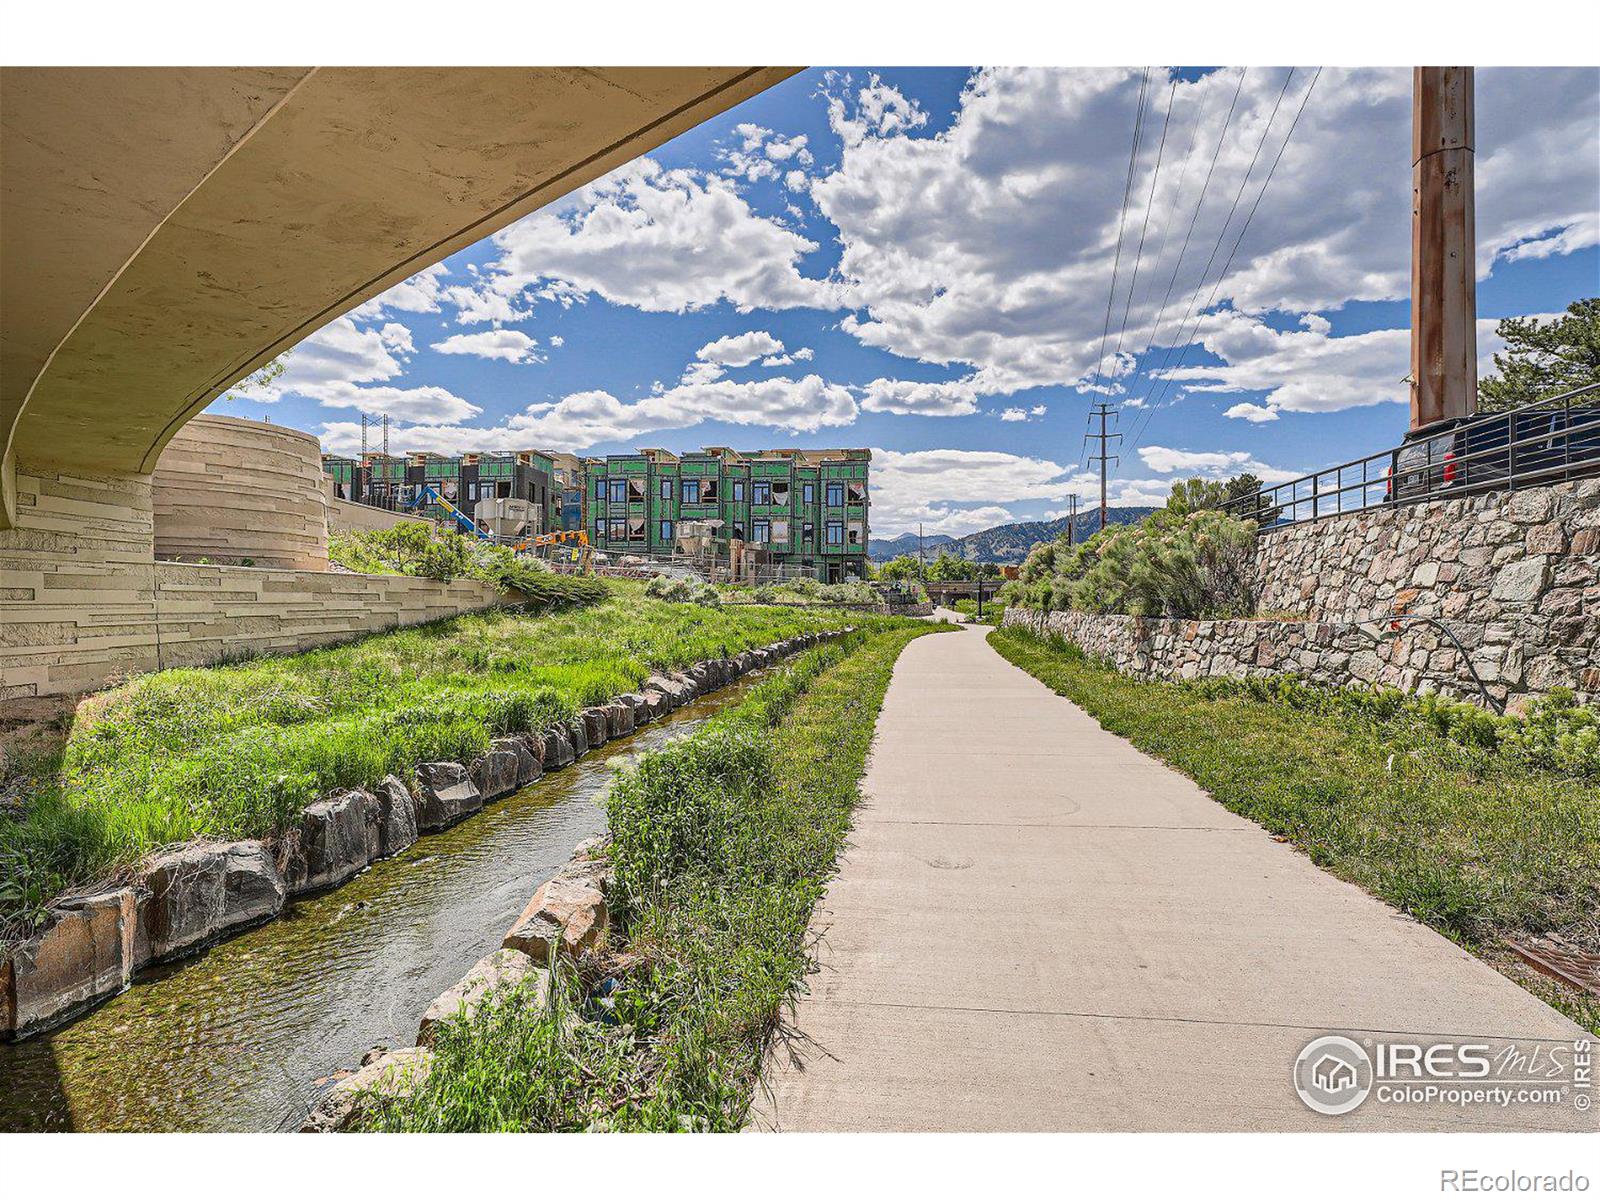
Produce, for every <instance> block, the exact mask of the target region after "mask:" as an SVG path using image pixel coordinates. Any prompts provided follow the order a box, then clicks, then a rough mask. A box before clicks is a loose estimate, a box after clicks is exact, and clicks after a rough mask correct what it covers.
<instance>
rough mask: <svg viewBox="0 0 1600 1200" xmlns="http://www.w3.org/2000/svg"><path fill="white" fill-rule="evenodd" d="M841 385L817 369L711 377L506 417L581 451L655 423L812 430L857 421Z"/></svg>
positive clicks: (537, 438) (531, 433)
mask: <svg viewBox="0 0 1600 1200" xmlns="http://www.w3.org/2000/svg"><path fill="white" fill-rule="evenodd" d="M856 411H857V410H856V401H855V398H854V397H853V396H852V395H851V394H850V390H849V389H848V388H845V387H842V386H840V385H838V384H833V383H828V382H826V381H825V380H823V379H821V378H819V377H818V376H816V375H807V376H806V377H805V378H804V379H758V380H753V381H751V382H748V383H734V382H731V381H729V380H716V381H712V382H709V383H695V382H689V383H682V384H679V385H678V386H677V387H673V388H666V389H664V390H662V391H660V392H657V393H655V394H653V395H650V396H646V397H644V398H643V399H640V400H635V401H632V402H627V401H622V400H619V399H617V398H616V397H615V396H613V395H612V394H611V393H609V392H605V391H599V390H595V391H587V392H577V393H574V394H572V395H569V396H564V397H562V399H560V400H558V401H556V402H554V403H552V404H535V405H532V406H530V407H529V408H528V409H527V410H526V411H525V412H523V413H519V414H517V415H516V416H514V417H512V418H511V420H510V421H509V422H508V424H509V426H510V427H511V428H513V429H517V430H520V431H523V433H524V434H526V435H527V438H528V440H531V441H534V442H537V443H540V444H545V445H550V446H554V447H556V448H557V449H586V448H588V447H590V446H593V445H596V444H597V443H600V442H614V441H624V440H626V439H629V438H632V437H635V436H637V435H639V434H641V433H647V432H652V431H655V430H661V429H687V428H689V427H691V426H694V425H699V424H701V423H703V422H705V421H727V422H729V423H731V424H735V425H769V426H773V427H775V428H778V429H784V430H788V431H789V432H792V433H815V432H816V431H817V430H819V429H823V428H827V427H829V426H840V425H849V424H851V423H852V422H853V421H854V420H855V419H856Z"/></svg>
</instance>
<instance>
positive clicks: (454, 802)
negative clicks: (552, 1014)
mask: <svg viewBox="0 0 1600 1200" xmlns="http://www.w3.org/2000/svg"><path fill="white" fill-rule="evenodd" d="M197 569H200V570H219V569H220V570H228V569H229V568H197ZM331 578H337V577H336V576H335V577H331ZM413 582H415V581H413ZM848 632H850V630H849V629H843V630H837V631H830V632H827V633H806V634H797V635H796V636H795V637H792V638H788V639H786V640H784V641H782V642H777V643H774V644H773V645H771V646H765V647H761V648H759V649H753V650H746V651H743V652H741V653H739V654H736V655H733V656H732V657H731V658H724V659H715V660H711V661H706V662H699V663H695V664H694V665H693V666H691V667H689V668H688V669H687V670H684V671H676V672H671V673H665V674H658V675H652V676H650V677H649V678H648V679H646V680H645V682H644V684H643V686H642V687H641V689H640V690H639V691H638V692H636V693H629V694H628V695H624V696H617V697H614V698H613V699H612V701H611V703H609V704H605V705H598V706H594V707H591V708H586V709H584V710H582V711H581V712H580V713H578V714H577V715H576V716H574V717H573V718H572V719H571V720H568V721H565V722H562V723H560V724H558V725H555V726H551V727H550V728H548V729H542V730H527V731H523V732H520V733H517V734H515V735H513V736H510V737H504V738H499V739H496V740H495V741H494V742H493V743H491V745H490V747H489V749H488V751H487V752H485V753H484V754H483V755H481V756H480V757H479V758H477V759H475V760H474V761H473V762H471V763H468V764H462V763H442V762H441V763H418V764H416V767H415V771H414V772H413V776H412V778H411V779H410V780H402V779H400V778H398V777H397V776H394V775H388V776H385V777H384V778H383V779H382V780H381V781H380V782H379V783H378V785H377V787H376V788H375V789H374V790H373V791H371V792H369V791H367V790H365V789H363V788H351V789H347V790H345V791H341V792H337V793H335V794H333V795H331V796H327V797H324V798H323V799H321V800H318V801H317V802H316V803H314V804H312V805H309V806H308V807H307V808H306V809H305V811H304V813H303V814H302V815H301V821H300V827H299V828H298V829H297V830H293V831H291V832H290V836H286V837H285V838H283V839H282V840H281V841H280V842H278V843H277V844H275V845H271V846H269V845H267V844H265V843H262V842H232V843H227V844H219V843H197V844H194V845H190V846H185V847H181V848H179V849H177V850H174V851H171V852H169V853H165V854H161V855H157V856H155V857H153V858H151V859H149V860H147V861H146V862H144V863H143V864H141V866H140V869H139V870H138V872H137V873H136V878H135V880H134V881H133V882H132V883H131V884H129V885H127V886H121V887H114V888H110V889H107V890H101V891H97V892H94V893H93V894H86V895H83V896H77V897H70V898H66V899H62V900H59V901H57V902H56V903H55V904H54V905H53V906H52V908H51V911H50V914H49V918H48V920H47V922H46V924H45V926H44V928H43V929H42V930H40V932H38V933H37V934H35V935H34V936H33V937H32V938H31V939H30V940H29V941H28V942H27V943H25V944H24V945H23V946H22V947H21V948H20V949H18V950H17V951H16V953H14V954H12V955H11V956H9V957H8V958H7V959H6V961H4V962H0V1040H6V1039H10V1038H14V1037H26V1036H29V1035H32V1034H34V1033H39V1032H41V1031H43V1030H46V1029H50V1028H53V1027H55V1026H57V1025H60V1024H62V1023H63V1022H65V1021H68V1020H70V1019H72V1018H73V1017H74V1016H77V1015H78V1014H79V1013H81V1012H83V1011H85V1010H86V1009H88V1008H90V1007H93V1006H94V1005H96V1004H99V1003H100V1002H102V1001H104V1000H107V999H110V998H111V997H112V996H115V995H117V994H118V993H119V992H121V991H123V990H124V989H125V988H127V987H128V985H129V983H130V982H131V980H132V977H133V973H134V972H135V971H138V970H140V969H142V968H144V967H146V966H149V965H152V964H155V963H160V962H167V961H170V960H172V959H177V958H182V957H185V956H187V955H190V954H194V953H196V952H198V951H199V950H201V949H203V948H204V947H206V946H209V945H212V944H213V943H215V942H216V941H218V940H220V939H221V938H223V937H226V936H231V935H232V934H235V933H238V932H239V931H241V930H243V929H245V928H248V927H249V926H251V925H255V924H259V923H260V922H262V921H268V920H271V919H272V918H274V917H276V916H277V915H278V914H279V912H281V911H282V909H283V906H284V904H285V903H286V902H287V901H288V900H289V899H291V898H293V897H294V896H296V895H300V894H303V893H306V892H312V891H321V890H324V889H326V888H330V887H337V886H338V885H339V884H342V883H344V882H346V881H347V880H348V879H350V878H352V877H353V876H354V875H356V874H357V873H358V872H360V871H361V870H363V869H365V868H366V867H367V866H368V865H370V864H371V863H373V862H376V861H378V860H380V859H383V858H388V857H390V856H391V855H394V854H398V853H399V852H400V851H402V850H404V849H406V848H407V847H408V846H410V845H411V844H412V843H413V842H415V841H416V840H417V837H418V836H419V834H423V833H429V832H433V831H436V830H442V829H446V828H449V827H450V826H452V825H454V824H456V823H458V822H460V821H462V820H465V819H466V818H467V817H470V816H472V815H474V814H475V813H477V812H479V811H480V810H481V809H482V808H483V806H484V804H485V803H486V802H492V801H495V800H499V799H502V798H504V797H506V796H509V795H512V794H513V793H515V792H516V791H518V790H519V789H521V788H523V787H526V786H528V785H529V784H531V783H533V782H534V781H536V780H537V779H539V778H540V777H541V776H543V775H544V774H545V773H546V772H547V771H552V770H559V769H560V768H562V767H566V766H569V765H571V764H572V763H573V762H574V761H576V760H577V759H578V758H581V757H582V756H583V755H584V754H586V753H588V751H589V750H590V749H592V748H594V747H596V746H599V745H603V744H604V743H605V742H606V741H608V740H610V739H611V738H614V737H623V736H626V735H627V734H630V733H632V732H633V731H634V730H635V729H637V728H638V727H639V726H641V725H644V724H647V723H649V722H651V721H654V720H658V719H659V718H661V717H664V716H666V715H667V714H668V713H670V712H671V711H672V710H673V709H675V708H678V707H679V706H680V705H683V704H687V703H689V702H690V701H692V700H694V699H695V698H697V697H698V696H701V695H704V694H705V693H707V692H711V691H714V690H716V689H717V688H720V687H723V686H725V685H727V684H729V683H732V682H734V681H735V680H736V679H738V678H740V677H741V676H743V675H745V674H747V673H749V672H750V671H753V670H757V669H759V668H762V667H766V666H770V665H771V664H773V663H775V662H777V661H779V660H780V659H782V658H783V657H785V656H787V655H789V654H794V653H797V652H799V651H801V650H805V649H808V648H809V647H811V646H814V645H817V644H818V643H819V642H822V641H824V640H828V639H831V638H835V637H839V636H843V635H844V634H845V633H848ZM535 900H536V901H538V906H534V907H530V911H529V912H528V913H525V914H524V917H525V918H526V920H525V921H524V922H523V923H522V924H524V925H526V926H527V928H525V929H524V930H523V933H522V934H521V935H520V936H521V937H522V941H521V942H519V943H517V945H518V946H519V947H520V948H521V950H522V952H524V953H532V952H533V951H535V950H536V949H537V947H535V946H534V945H533V943H532V941H530V940H529V939H533V938H536V936H542V933H541V931H543V930H545V929H546V926H547V924H548V919H549V918H548V913H546V912H545V908H547V907H549V906H550V905H557V906H560V905H563V904H568V903H569V902H570V903H579V902H582V901H583V900H584V897H581V896H576V895H567V894H565V893H563V894H561V895H555V894H549V895H547V894H545V892H544V890H543V889H541V892H540V893H539V895H537V896H536V897H535ZM541 914H544V915H541ZM595 919H596V920H602V919H601V918H595ZM541 922H543V923H541ZM571 924H572V922H571V920H570V914H569V916H568V918H567V919H564V920H563V921H562V922H561V926H562V928H563V929H566V928H567V927H568V926H570V925H571ZM590 932H591V933H592V934H593V936H596V937H597V936H598V934H599V932H603V920H602V924H601V926H600V927H599V929H598V931H595V930H593V929H591V931H590ZM515 933H516V930H513V934H515ZM570 936H572V937H577V938H581V937H583V936H585V935H584V934H583V933H582V932H581V931H579V932H572V933H570ZM507 937H508V942H507V945H508V946H510V945H511V944H512V943H511V941H510V938H511V937H512V935H510V934H508V935H507Z"/></svg>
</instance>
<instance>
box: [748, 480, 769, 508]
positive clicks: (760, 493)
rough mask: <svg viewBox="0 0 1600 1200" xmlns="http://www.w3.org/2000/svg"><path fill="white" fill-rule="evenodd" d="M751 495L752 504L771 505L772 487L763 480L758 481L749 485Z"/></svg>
mask: <svg viewBox="0 0 1600 1200" xmlns="http://www.w3.org/2000/svg"><path fill="white" fill-rule="evenodd" d="M750 487H751V489H752V491H753V495H752V496H751V502H752V503H754V504H771V503H772V485H771V484H770V483H768V482H767V481H766V480H764V479H758V480H756V481H755V482H754V483H752V484H751V485H750Z"/></svg>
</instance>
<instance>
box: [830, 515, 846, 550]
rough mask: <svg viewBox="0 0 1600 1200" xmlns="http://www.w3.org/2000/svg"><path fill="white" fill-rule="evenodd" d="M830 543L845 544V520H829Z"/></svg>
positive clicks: (834, 544) (832, 544) (833, 544)
mask: <svg viewBox="0 0 1600 1200" xmlns="http://www.w3.org/2000/svg"><path fill="white" fill-rule="evenodd" d="M828 545H830V546H842V545H844V522H843V521H829V522H828Z"/></svg>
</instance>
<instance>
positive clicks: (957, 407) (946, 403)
mask: <svg viewBox="0 0 1600 1200" xmlns="http://www.w3.org/2000/svg"><path fill="white" fill-rule="evenodd" d="M862 393H863V395H862V399H861V407H862V408H863V409H865V410H866V411H867V412H880V413H898V414H899V415H901V416H913V417H966V416H970V415H972V414H973V413H975V412H977V411H978V394H977V392H975V391H973V389H972V385H971V383H969V382H968V381H966V380H964V379H953V380H949V381H946V382H943V383H919V382H917V381H916V380H911V379H874V380H873V381H872V382H871V383H869V384H867V385H866V386H865V387H864V388H862Z"/></svg>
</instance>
